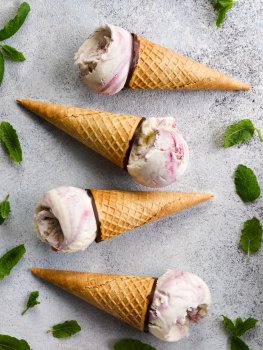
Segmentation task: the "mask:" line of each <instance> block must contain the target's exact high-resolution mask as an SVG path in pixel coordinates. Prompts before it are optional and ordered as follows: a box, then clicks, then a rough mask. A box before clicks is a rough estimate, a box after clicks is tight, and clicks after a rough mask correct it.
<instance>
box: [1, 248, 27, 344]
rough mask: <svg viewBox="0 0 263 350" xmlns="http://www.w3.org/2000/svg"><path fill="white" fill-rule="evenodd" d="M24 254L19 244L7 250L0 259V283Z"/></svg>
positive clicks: (23, 249)
mask: <svg viewBox="0 0 263 350" xmlns="http://www.w3.org/2000/svg"><path fill="white" fill-rule="evenodd" d="M25 252H26V249H25V246H24V244H21V245H19V246H17V247H15V248H13V249H11V250H9V251H8V252H7V253H5V255H3V256H2V257H1V258H0V281H1V280H3V279H4V278H5V277H6V276H8V275H9V274H10V272H11V270H12V269H13V267H14V266H15V265H16V264H17V263H18V262H19V261H20V259H21V258H22V256H23V255H24V254H25ZM0 350H1V347H0Z"/></svg>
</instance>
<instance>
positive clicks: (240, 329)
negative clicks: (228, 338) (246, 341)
mask: <svg viewBox="0 0 263 350" xmlns="http://www.w3.org/2000/svg"><path fill="white" fill-rule="evenodd" d="M257 322H258V320H256V319H255V318H253V317H249V318H248V319H246V320H245V321H242V320H241V322H239V323H237V322H236V336H238V337H240V336H241V335H243V334H245V333H246V332H247V331H248V330H250V329H252V328H254V327H255V326H256V324H257Z"/></svg>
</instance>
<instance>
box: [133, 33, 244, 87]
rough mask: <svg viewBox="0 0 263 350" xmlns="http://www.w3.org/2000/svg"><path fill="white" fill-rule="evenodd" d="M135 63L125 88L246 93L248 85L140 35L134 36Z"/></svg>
mask: <svg viewBox="0 0 263 350" xmlns="http://www.w3.org/2000/svg"><path fill="white" fill-rule="evenodd" d="M134 52H135V60H134V67H133V71H132V73H131V74H130V80H129V81H128V84H127V86H128V87H129V88H132V89H150V90H153V89H159V90H249V89H251V87H250V86H248V85H246V84H244V83H242V82H240V81H238V80H235V79H233V78H231V77H228V76H226V75H224V74H222V73H220V72H218V71H217V70H215V69H212V68H209V67H207V66H205V65H203V64H200V63H198V62H196V61H194V60H192V59H190V58H188V57H186V56H182V55H179V54H177V53H176V52H174V51H172V50H169V49H167V48H165V47H162V46H160V45H157V44H155V43H153V42H151V41H149V40H146V39H144V38H143V37H141V36H137V35H135V36H134Z"/></svg>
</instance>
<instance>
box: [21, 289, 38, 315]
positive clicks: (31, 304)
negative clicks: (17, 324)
mask: <svg viewBox="0 0 263 350" xmlns="http://www.w3.org/2000/svg"><path fill="white" fill-rule="evenodd" d="M38 297H39V292H38V291H35V292H32V293H31V294H30V295H29V298H28V301H27V304H26V308H25V310H24V311H23V312H22V314H21V315H24V314H25V313H26V312H27V311H28V310H29V309H30V308H32V307H34V306H36V305H38V304H40V302H39V301H37V298H38Z"/></svg>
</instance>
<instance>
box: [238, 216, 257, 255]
mask: <svg viewBox="0 0 263 350" xmlns="http://www.w3.org/2000/svg"><path fill="white" fill-rule="evenodd" d="M261 240H262V226H261V223H260V221H259V220H258V219H257V218H255V217H254V218H253V219H251V220H247V221H246V222H245V223H244V226H243V228H242V231H241V236H240V242H239V245H240V247H241V248H242V249H243V250H244V251H245V252H246V253H247V254H248V255H250V253H256V252H257V251H258V250H259V248H260V247H261Z"/></svg>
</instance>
